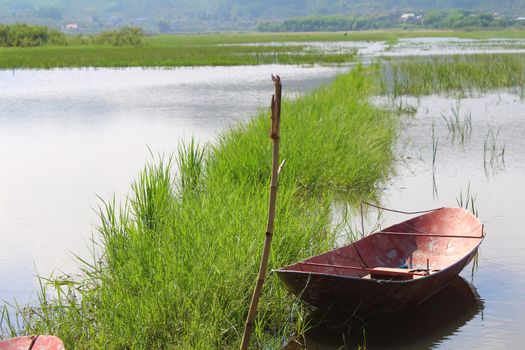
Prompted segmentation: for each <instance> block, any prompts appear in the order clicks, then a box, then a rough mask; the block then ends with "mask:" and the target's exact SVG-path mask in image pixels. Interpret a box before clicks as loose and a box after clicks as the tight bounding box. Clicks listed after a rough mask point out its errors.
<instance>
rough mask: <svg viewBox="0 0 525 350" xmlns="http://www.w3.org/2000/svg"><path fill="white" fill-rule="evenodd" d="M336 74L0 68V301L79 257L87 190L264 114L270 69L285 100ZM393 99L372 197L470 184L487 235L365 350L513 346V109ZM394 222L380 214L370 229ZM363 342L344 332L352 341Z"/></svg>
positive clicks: (520, 165) (518, 197)
mask: <svg viewBox="0 0 525 350" xmlns="http://www.w3.org/2000/svg"><path fill="white" fill-rule="evenodd" d="M412 44H413V43H410V42H409V43H405V42H403V43H402V45H408V46H409V47H411V48H413V45H412ZM410 45H412V46H410ZM462 45H463V44H462ZM469 47H471V46H469ZM389 51H391V50H389ZM364 55H365V56H366V54H364ZM338 71H340V69H336V68H328V67H312V68H302V67H290V66H258V67H228V68H223V67H217V68H209V67H203V68H180V69H169V70H164V69H124V70H112V69H68V70H51V71H42V70H22V71H15V72H11V71H0V160H1V161H2V162H1V164H0V242H2V245H1V247H2V253H1V254H0V299H3V300H6V301H9V302H11V301H12V300H13V298H16V299H17V301H18V302H20V303H25V302H31V301H32V300H34V298H35V290H36V280H35V278H34V275H35V273H36V271H38V272H39V273H40V274H42V275H44V276H46V275H49V273H51V272H53V271H55V272H56V273H75V272H76V269H75V266H76V265H75V263H74V262H73V258H72V253H71V252H74V253H76V254H79V255H80V256H86V255H87V254H88V248H87V247H88V243H89V240H90V237H91V235H92V234H93V232H94V230H95V226H96V224H97V222H98V220H97V216H96V213H95V211H96V207H97V205H98V204H99V203H100V200H99V199H98V197H97V195H99V196H100V197H101V198H103V199H109V198H111V197H112V196H113V195H115V197H116V198H117V199H121V198H124V197H125V195H126V194H127V193H128V191H129V186H130V183H131V182H132V181H133V179H135V178H136V176H137V174H138V172H139V171H140V170H141V168H142V167H143V166H144V163H145V161H147V160H148V159H151V153H153V154H158V153H170V152H172V151H174V150H175V149H176V148H177V145H178V143H179V142H180V140H188V139H189V138H190V137H192V136H194V137H195V138H196V139H197V140H198V141H199V142H213V140H214V139H215V137H216V135H217V132H219V131H220V130H223V129H225V128H227V127H229V126H231V125H232V124H234V123H237V122H239V121H243V120H246V119H247V118H249V117H250V116H251V115H252V114H253V112H255V111H256V109H257V108H258V107H261V106H262V107H265V108H266V107H267V105H268V102H269V101H268V99H269V97H270V95H271V93H272V91H273V86H272V84H271V80H270V74H271V73H279V74H280V75H281V77H282V79H283V82H284V89H285V91H286V93H287V94H289V95H294V94H296V93H302V92H305V91H309V90H311V89H313V88H315V87H317V86H319V85H320V84H322V83H324V82H327V81H330V80H331V79H333V77H334V76H335V75H336V74H337V72H338ZM378 103H386V102H385V101H382V100H381V99H379V101H378ZM404 103H405V104H406V103H409V104H411V105H413V106H414V107H416V108H417V113H416V114H415V115H413V116H406V117H404V118H403V123H404V125H403V128H401V130H402V131H401V134H400V138H399V140H400V141H399V144H398V147H399V152H398V154H400V155H403V156H404V158H403V159H400V160H399V162H398V166H397V174H396V175H395V176H394V177H393V178H392V179H391V181H390V182H389V183H388V184H387V185H386V186H385V188H384V190H383V194H382V197H381V198H382V204H383V205H385V206H388V207H392V208H396V209H401V210H408V211H410V210H421V209H426V208H433V207H439V206H456V205H457V200H458V199H459V197H465V193H466V192H467V189H469V191H470V193H471V194H473V196H474V197H475V200H474V206H475V209H476V210H477V211H478V212H479V217H480V220H481V221H482V222H483V223H485V226H486V231H487V237H486V239H485V240H484V242H483V243H482V246H481V249H480V253H479V259H478V267H477V269H472V268H471V267H470V266H469V267H468V268H467V269H465V271H464V272H463V273H462V277H463V279H459V280H456V281H455V282H454V283H453V284H452V285H451V286H450V287H448V288H447V289H446V290H444V291H443V292H441V293H439V294H438V295H436V297H435V298H433V299H431V301H432V302H430V303H426V304H424V305H423V306H422V307H421V308H419V309H417V310H413V311H412V312H411V313H409V314H406V315H401V316H399V318H397V319H395V320H388V322H386V323H385V322H383V323H377V324H372V325H371V326H370V328H369V329H367V330H366V343H367V345H368V347H369V348H393V347H394V348H395V347H397V348H403V349H404V348H412V349H425V348H438V349H465V348H476V349H478V348H486V349H518V348H521V346H520V344H521V342H522V341H523V340H525V339H524V335H523V333H521V332H520V329H521V325H522V324H524V323H525V297H524V293H523V291H524V290H525V271H524V270H523V269H522V266H523V265H524V264H525V257H524V255H523V252H524V250H525V233H524V232H522V231H523V230H522V229H521V227H520V225H519V223H520V222H521V220H520V219H521V215H522V214H521V211H522V210H523V207H524V206H523V204H522V198H525V184H524V181H525V112H524V111H525V103H524V102H523V100H522V99H520V97H519V96H516V95H515V94H512V93H508V92H504V91H502V92H494V93H489V94H485V95H480V96H478V97H472V98H465V99H462V100H461V101H460V102H459V103H458V102H457V101H456V99H455V98H452V97H439V96H431V97H427V98H422V99H420V100H415V99H408V100H405V101H404ZM458 106H459V107H458ZM454 113H456V114H458V115H459V118H460V120H461V121H464V120H465V119H468V118H470V120H471V125H472V127H471V131H470V132H467V133H465V135H464V140H463V141H462V140H461V137H460V135H458V134H455V135H454V134H452V133H451V132H450V131H449V130H448V128H447V125H446V122H445V118H447V119H448V118H450V117H451V116H453V115H454ZM465 116H468V118H466V117H465ZM432 130H434V138H432ZM496 135H497V136H496ZM433 144H434V145H436V144H437V151H436V153H435V155H436V156H435V162H434V165H433ZM491 147H492V148H491ZM503 147H504V149H505V151H504V154H503V155H501V150H502V149H503ZM491 149H494V152H492V151H491ZM498 154H499V156H498ZM370 217H371V218H375V213H372V214H371V215H370ZM405 219H406V218H405V217H402V216H399V215H397V214H392V213H383V215H382V217H381V220H380V224H381V225H383V226H386V225H388V224H391V223H394V222H398V221H402V220H405ZM369 225H370V226H371V225H372V222H370V223H369ZM328 328H329V330H327V329H324V328H322V327H318V328H316V329H314V330H312V332H310V333H309V334H308V337H307V343H308V349H337V348H340V347H341V346H342V345H344V344H345V342H344V341H342V338H341V337H340V335H341V333H340V332H336V333H334V332H333V329H332V330H330V327H328ZM362 334H363V333H362V332H361V333H360V335H358V336H355V338H356V339H357V341H358V342H362V341H363V340H362V339H361V338H362ZM346 344H347V345H349V344H350V345H351V344H352V341H350V342H348V339H347V341H346ZM350 345H349V346H350Z"/></svg>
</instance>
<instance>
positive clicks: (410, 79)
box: [383, 54, 525, 96]
mask: <svg viewBox="0 0 525 350" xmlns="http://www.w3.org/2000/svg"><path fill="white" fill-rule="evenodd" d="M524 78H525V56H524V55H522V54H475V55H453V56H448V57H442V56H434V57H430V58H428V59H421V58H417V57H413V58H409V59H406V60H403V61H396V62H394V61H392V60H390V61H388V62H385V63H384V64H383V92H385V93H389V94H392V95H393V96H403V95H413V96H424V95H431V94H436V93H437V94H439V93H450V94H457V95H459V96H464V95H468V94H474V93H476V92H486V91H488V90H491V89H501V88H519V89H520V90H521V91H522V90H523V86H524V83H525V80H524ZM522 95H523V93H522Z"/></svg>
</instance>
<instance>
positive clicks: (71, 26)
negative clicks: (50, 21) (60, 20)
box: [64, 23, 80, 30]
mask: <svg viewBox="0 0 525 350" xmlns="http://www.w3.org/2000/svg"><path fill="white" fill-rule="evenodd" d="M79 28H80V27H79V25H78V24H76V23H68V24H66V26H65V27H64V29H66V30H78V29H79Z"/></svg>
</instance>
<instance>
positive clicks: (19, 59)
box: [0, 30, 525, 69]
mask: <svg viewBox="0 0 525 350" xmlns="http://www.w3.org/2000/svg"><path fill="white" fill-rule="evenodd" d="M407 37H460V38H478V39H486V38H496V37H497V38H525V31H521V30H506V31H472V32H461V31H457V32H455V31H362V32H348V33H341V32H337V33H270V34H268V33H264V34H262V33H246V34H193V35H192V34H187V35H160V36H153V37H146V38H145V39H144V42H143V44H142V45H140V46H137V47H131V46H130V47H115V46H109V45H92V44H89V45H87V44H83V40H82V38H81V37H69V38H68V41H67V42H68V45H62V46H43V47H33V48H5V47H0V69H18V68H59V67H179V66H205V65H212V66H216V65H226V66H227V65H257V64H273V63H279V64H307V65H311V64H344V63H347V62H351V61H355V52H347V53H336V52H323V51H320V50H313V49H311V48H307V47H306V46H305V45H303V44H301V43H304V42H319V41H324V42H333V41H386V42H388V43H395V42H396V41H397V39H399V38H407ZM268 43H281V44H282V46H277V45H273V46H270V45H256V44H268ZM246 44H253V45H246Z"/></svg>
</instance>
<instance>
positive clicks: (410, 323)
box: [292, 91, 525, 349]
mask: <svg viewBox="0 0 525 350" xmlns="http://www.w3.org/2000/svg"><path fill="white" fill-rule="evenodd" d="M396 103H397V104H399V101H397V102H396ZM378 104H388V102H386V101H385V100H384V99H378ZM403 104H404V105H405V107H406V106H407V104H408V105H410V106H412V107H414V108H417V113H415V115H411V116H405V117H403V125H402V127H401V132H400V137H399V142H398V145H397V147H398V154H399V155H401V156H402V157H403V158H402V159H399V160H398V166H397V174H396V175H395V176H394V177H393V178H392V179H391V181H389V182H388V183H387V184H386V186H385V188H384V189H383V191H382V195H381V204H382V205H383V206H385V207H388V208H392V209H397V210H403V211H418V210H425V209H432V208H437V207H442V206H458V202H461V198H463V202H465V201H466V198H467V195H466V194H467V192H468V193H470V198H474V210H475V211H477V213H478V216H479V219H480V220H481V221H482V222H483V223H484V224H485V231H486V238H485V240H484V241H483V242H482V244H481V247H480V250H479V256H478V259H477V263H478V265H477V266H474V267H473V266H472V264H470V265H469V266H468V267H466V268H465V269H464V270H463V272H462V273H461V278H458V280H456V281H455V282H454V283H453V284H452V285H451V286H449V287H447V288H446V289H445V290H443V291H442V292H440V293H439V294H437V295H436V296H434V297H432V298H430V299H429V300H427V301H426V302H425V303H423V304H422V305H421V306H420V307H419V308H417V309H415V310H411V311H409V312H407V313H405V314H401V315H397V316H395V317H392V318H388V319H386V320H379V321H378V320H365V322H367V325H366V326H363V324H362V323H361V322H360V321H354V322H351V323H349V324H347V325H346V326H345V327H343V328H341V327H339V325H338V323H340V321H341V320H340V319H336V320H335V321H334V320H323V322H321V324H320V325H319V326H317V327H314V329H313V330H312V331H310V332H309V334H308V336H307V338H306V342H307V344H308V349H339V348H341V347H342V346H348V347H353V346H355V345H358V344H364V343H366V345H367V347H368V348H369V349H391V348H396V349H429V348H432V349H521V348H522V345H521V344H522V341H523V340H524V335H523V333H521V331H520V330H521V327H522V325H523V324H525V293H524V291H525V271H524V270H523V268H522V266H523V265H524V264H525V254H524V252H525V235H524V231H523V228H522V227H521V219H522V215H523V213H522V211H523V209H524V205H523V198H525V101H524V100H522V99H521V98H520V96H519V95H517V94H514V93H509V92H506V91H501V92H493V93H488V94H484V95H480V96H477V97H470V98H463V99H460V100H458V99H455V98H453V97H443V96H430V97H424V98H421V99H420V100H416V99H413V98H411V99H410V98H409V99H403ZM454 115H458V119H459V120H460V124H461V123H463V122H464V123H468V122H467V121H468V120H469V119H470V120H471V122H470V125H471V130H470V131H466V132H465V133H464V137H463V139H462V138H461V134H460V133H458V132H456V133H455V134H454V133H453V132H451V131H449V129H448V127H447V122H446V121H445V118H446V119H447V120H450V118H451V117H453V116H454ZM432 134H434V137H432ZM436 144H437V146H435V145H436ZM503 148H504V153H503V155H501V151H502V150H503ZM433 149H436V150H437V151H436V152H435V157H434V151H433ZM492 149H494V150H495V153H494V156H493V153H492V151H491V150H492ZM433 159H435V160H433ZM470 202H472V200H471V201H470ZM469 208H471V207H470V206H469ZM365 213H366V214H367V215H368V219H367V220H365V222H366V224H365V231H366V232H371V231H372V230H373V229H374V228H375V229H377V228H378V227H379V228H381V227H388V226H390V225H392V224H395V223H397V222H401V221H404V220H406V219H407V218H408V217H410V216H408V217H407V216H405V215H403V214H396V213H392V212H387V211H378V210H375V209H373V208H370V209H365ZM355 214H356V215H355V217H357V218H358V219H357V220H355V221H353V223H352V225H353V227H352V230H353V231H354V232H355V231H361V221H360V219H359V217H360V215H358V212H356V213H355ZM314 321H316V322H319V319H315V318H314ZM363 330H364V332H363ZM292 348H293V347H292Z"/></svg>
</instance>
